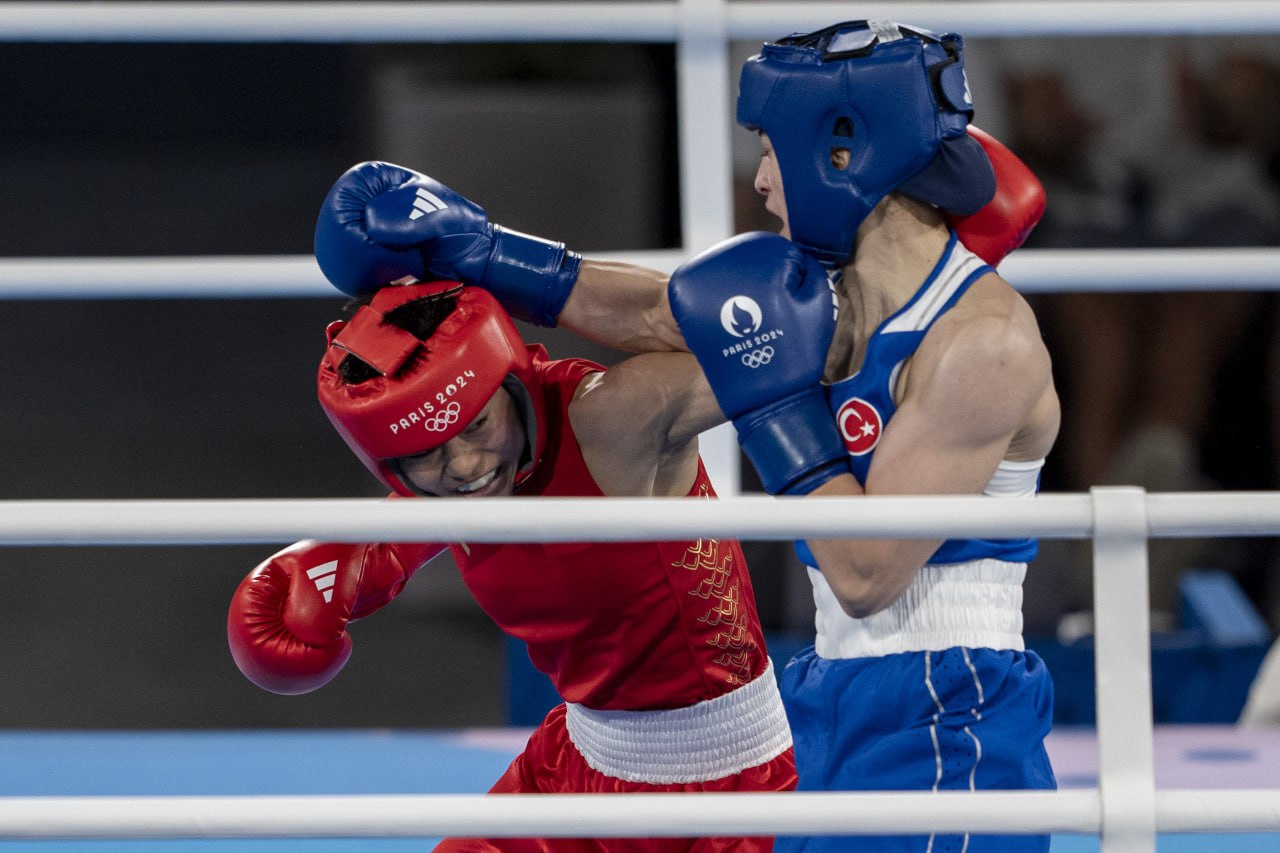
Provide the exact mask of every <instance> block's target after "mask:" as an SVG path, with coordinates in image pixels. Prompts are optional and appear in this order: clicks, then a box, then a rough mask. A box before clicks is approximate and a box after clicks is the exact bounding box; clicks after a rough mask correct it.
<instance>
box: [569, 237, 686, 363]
mask: <svg viewBox="0 0 1280 853" xmlns="http://www.w3.org/2000/svg"><path fill="white" fill-rule="evenodd" d="M667 278H668V276H667V275H666V273H662V272H659V271H658V270H652V269H648V268H646V267H639V266H633V265H631V264H624V263H619V262H616V261H602V260H595V259H592V258H586V259H584V260H583V262H582V267H581V268H580V269H579V270H578V280H577V282H576V284H575V285H574V288H573V291H572V292H571V293H570V294H569V298H568V300H567V301H566V302H565V305H564V310H562V311H561V312H560V316H559V325H560V326H563V327H564V328H566V329H571V330H572V331H574V332H576V333H577V334H579V335H582V336H583V337H584V338H589V339H590V340H593V341H595V342H597V343H601V344H605V345H606V346H610V347H613V348H614V349H620V350H625V351H627V352H637V353H639V352H687V351H688V349H689V348H688V346H686V345H685V342H684V337H683V336H681V334H680V329H679V327H678V326H676V323H675V319H674V318H673V317H672V316H671V307H670V305H669V303H668V302H667Z"/></svg>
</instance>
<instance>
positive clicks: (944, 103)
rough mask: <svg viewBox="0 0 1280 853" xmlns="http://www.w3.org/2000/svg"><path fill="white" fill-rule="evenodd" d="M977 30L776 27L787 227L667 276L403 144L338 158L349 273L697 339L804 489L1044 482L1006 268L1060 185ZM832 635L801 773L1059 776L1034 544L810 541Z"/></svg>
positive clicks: (769, 114) (923, 782) (745, 85)
mask: <svg viewBox="0 0 1280 853" xmlns="http://www.w3.org/2000/svg"><path fill="white" fill-rule="evenodd" d="M972 115H973V104H972V101H971V98H970V93H969V88H968V83H967V80H966V78H965V74H964V62H963V43H962V40H961V39H960V37H959V36H957V35H954V34H949V35H942V36H938V35H934V34H933V33H930V32H928V31H926V30H921V29H918V28H913V27H908V26H904V25H898V24H895V23H893V22H889V21H870V22H868V21H853V22H847V23H843V24H837V25H835V26H832V27H828V28H826V29H824V30H820V31H817V32H815V33H809V34H804V35H796V36H789V37H787V38H784V39H780V40H778V41H777V42H776V43H766V44H765V45H764V47H763V48H762V51H761V53H760V55H758V56H756V57H753V58H752V59H750V60H748V61H747V63H746V64H745V65H744V67H743V70H742V76H741V81H740V91H739V98H738V120H739V123H740V124H742V125H744V126H745V127H747V128H748V129H750V130H753V131H756V132H758V133H759V136H760V140H761V143H762V148H763V150H762V157H761V163H760V167H759V171H758V173H757V176H756V189H757V190H758V191H759V192H760V193H761V194H762V195H763V196H764V198H765V207H766V209H767V210H769V211H770V212H772V213H773V214H774V215H776V216H777V217H778V218H779V219H780V220H781V222H782V227H781V229H780V232H779V233H778V234H763V233H754V234H746V235H740V236H738V237H734V238H732V239H730V240H728V241H726V242H724V243H722V244H720V245H718V246H715V247H713V248H711V249H710V250H708V251H706V252H704V253H703V254H701V255H699V256H697V257H696V258H694V259H692V260H691V261H689V262H688V263H687V264H685V265H684V266H682V267H681V268H680V269H679V270H677V271H676V272H675V273H674V274H672V275H671V276H670V278H669V280H668V278H667V277H666V276H664V275H662V274H661V273H658V272H655V271H652V270H645V269H642V268H638V267H632V266H629V265H625V264H617V263H610V262H603V261H593V260H592V259H589V258H588V259H583V258H582V257H581V256H579V255H577V254H576V253H573V252H570V251H568V250H566V248H565V247H564V245H563V244H560V243H555V242H553V241H548V240H543V239H541V238H537V237H532V236H529V235H525V234H520V233H518V232H513V231H509V230H506V229H504V228H502V227H501V226H499V225H496V224H493V223H490V222H489V221H488V218H487V216H486V214H485V212H484V209H483V208H481V207H479V206H478V205H477V204H475V203H474V202H472V201H470V200H468V199H466V198H464V197H462V196H461V195H459V194H458V193H456V192H454V191H453V190H451V189H450V188H448V187H445V186H443V185H441V184H440V183H439V182H438V181H435V180H433V179H431V178H429V177H428V176H426V175H422V174H420V173H417V172H413V171H410V170H407V169H404V168H402V167H398V166H393V165H390V164H383V163H365V164H360V165H359V166H356V167H354V168H353V169H352V170H350V171H349V172H348V173H346V174H345V175H343V176H342V177H341V178H339V180H338V182H337V183H336V184H335V185H334V188H333V190H331V192H330V195H329V198H328V199H327V201H326V205H325V209H324V211H323V212H322V214H321V218H320V222H319V223H318V225H317V237H316V240H317V243H316V251H317V259H318V260H319V262H320V265H321V268H322V269H323V270H324V271H325V274H326V275H327V276H328V278H329V280H330V281H331V282H333V283H334V285H335V286H337V287H338V288H339V289H340V290H343V291H344V292H347V293H350V294H353V295H358V294H360V293H364V292H368V291H370V290H374V289H376V288H378V287H380V286H382V285H383V284H385V283H386V282H388V281H392V280H395V279H397V278H400V277H402V276H410V277H414V278H419V279H421V278H425V277H430V276H435V277H442V278H449V279H457V280H461V281H465V282H467V283H469V284H474V285H478V286H482V287H486V288H488V289H489V290H491V291H492V292H493V293H494V294H495V295H497V296H498V298H499V299H500V300H501V301H502V302H503V304H504V305H505V306H506V307H507V308H508V310H509V311H511V312H512V313H513V314H516V315H517V316H520V317H522V318H524V319H528V320H531V321H533V322H537V323H541V324H544V325H560V326H563V327H567V328H570V329H573V330H575V331H578V332H580V333H582V334H584V335H585V336H587V337H590V338H592V339H594V340H598V341H603V342H606V343H609V344H612V345H613V346H616V347H619V348H622V349H629V350H633V351H644V350H661V349H688V350H690V351H692V352H693V353H694V354H695V356H697V358H698V361H699V363H700V365H701V366H702V368H703V372H704V374H705V375H706V377H707V379H708V381H709V384H710V387H711V393H714V395H715V398H716V401H717V403H718V404H719V406H720V409H721V411H722V412H723V413H724V415H725V416H726V417H727V418H728V419H730V420H732V422H733V423H734V426H735V428H736V429H737V432H738V438H739V441H740V443H741V445H742V447H743V449H744V452H745V453H746V455H747V457H748V458H749V459H750V460H751V462H752V464H753V465H754V466H755V468H756V470H757V472H758V473H759V474H760V479H761V481H762V483H763V484H764V486H765V488H766V489H767V490H768V491H769V492H771V493H773V494H779V495H814V496H824V495H836V496H857V495H863V494H867V495H911V494H958V495H964V494H972V495H979V494H986V495H990V496H992V497H996V498H999V497H1003V496H1019V495H1030V494H1034V493H1035V492H1036V490H1037V486H1038V474H1039V471H1040V469H1041V467H1042V466H1043V464H1044V458H1045V456H1046V454H1047V453H1048V452H1049V450H1050V448H1051V446H1052V444H1053V442H1054V439H1055V438H1056V435H1057V430H1058V421H1059V411H1058V400H1057V396H1056V393H1055V391H1054V388H1053V384H1052V378H1051V374H1050V363H1049V357H1048V353H1047V352H1046V350H1045V348H1044V345H1043V343H1042V341H1041V337H1040V332H1039V329H1038V327H1037V325H1036V321H1035V318H1034V316H1033V315H1032V313H1031V311H1030V309H1029V307H1028V306H1027V304H1026V302H1025V301H1024V300H1023V299H1022V298H1021V297H1020V296H1019V295H1018V294H1017V293H1016V291H1014V289H1013V288H1012V287H1011V286H1010V285H1009V284H1008V283H1007V282H1005V281H1004V280H1003V279H1002V278H1001V277H1000V276H999V275H998V274H997V273H996V272H995V270H994V265H995V264H997V263H999V261H1000V259H1002V258H1003V257H1004V255H1005V254H1006V253H1007V252H1009V251H1011V250H1012V249H1014V248H1016V247H1017V246H1018V245H1020V244H1021V242H1022V240H1023V239H1024V238H1025V237H1026V234H1027V233H1028V232H1029V231H1030V229H1031V228H1032V227H1033V226H1034V225H1035V223H1036V221H1038V219H1039V216H1040V214H1041V212H1042V211H1043V204H1044V199H1043V190H1042V188H1041V187H1040V185H1039V182H1038V181H1036V180H1035V178H1034V176H1032V175H1031V174H1030V173H1029V172H1028V171H1027V170H1026V169H1025V167H1024V166H1023V165H1022V164H1021V163H1020V161H1018V160H1017V158H1016V157H1015V156H1013V155H1012V154H1011V153H1010V152H1009V151H1008V150H1007V149H1005V148H1003V146H1000V145H999V143H998V142H995V141H994V140H991V139H990V138H989V137H987V136H986V135H984V134H982V133H981V132H980V131H978V130H977V129H976V128H974V127H972V126H970V123H969V122H970V119H971V118H972ZM798 549H799V551H800V553H801V555H802V557H803V558H804V559H805V561H806V562H807V563H808V565H809V566H810V567H811V568H810V572H809V573H810V577H811V579H812V580H813V585H814V597H815V601H816V603H817V608H818V620H817V636H816V638H815V644H814V647H813V648H811V649H809V650H807V651H805V652H803V653H801V654H800V655H799V656H798V657H797V658H796V659H795V660H794V661H792V662H791V664H789V665H788V667H787V668H786V670H785V671H784V672H783V674H782V676H781V680H782V687H783V695H784V701H785V702H786V703H787V709H788V716H789V721H790V723H791V726H792V729H793V734H794V737H795V743H796V760H797V765H798V770H799V774H800V787H801V788H802V789H808V790H846V789H898V790H902V789H906V790H944V789H947V790H949V789H975V790H976V789H1027V788H1052V787H1054V784H1055V782H1054V778H1053V773H1052V770H1051V769H1050V766H1049V762H1048V759H1047V757H1046V754H1045V750H1044V736H1045V734H1046V733H1047V732H1048V729H1049V725H1050V721H1051V707H1052V683H1051V681H1050V678H1049V675H1048V673H1047V672H1046V671H1045V668H1044V666H1043V664H1042V663H1041V662H1040V661H1039V659H1038V658H1037V657H1036V656H1035V655H1034V654H1033V653H1030V652H1027V651H1026V650H1025V649H1024V646H1023V641H1022V632H1021V628H1022V616H1021V601H1022V586H1021V583H1022V579H1023V577H1024V574H1025V571H1026V564H1027V562H1028V561H1029V560H1030V559H1031V558H1032V557H1033V556H1034V554H1035V543H1034V542H1033V541H1015V542H1010V541H996V542H986V541H979V540H965V541H957V542H942V541H938V540H934V541H913V540H854V539H851V540H813V541H810V542H807V543H799V545H798ZM1047 847H1048V838H1047V837H1038V836H1008V837H1004V836H1000V837H995V836H974V837H972V838H970V837H968V836H964V835H955V836H951V835H948V836H943V835H919V836H889V837H875V838H870V837H861V836H851V837H841V838H779V839H778V842H777V849H780V850H875V851H919V853H926V851H935V852H936V851H943V850H956V851H961V850H967V851H974V852H975V853H976V851H1043V850H1045V849H1047Z"/></svg>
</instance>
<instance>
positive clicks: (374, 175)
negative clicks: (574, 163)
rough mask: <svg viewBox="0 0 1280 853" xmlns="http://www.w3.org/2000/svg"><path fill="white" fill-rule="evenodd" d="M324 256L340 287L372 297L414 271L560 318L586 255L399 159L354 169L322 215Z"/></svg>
mask: <svg viewBox="0 0 1280 853" xmlns="http://www.w3.org/2000/svg"><path fill="white" fill-rule="evenodd" d="M315 250H316V260H317V261H318V262H319V264H320V269H321V271H323V272H324V274H325V277H326V278H328V279H329V281H330V282H331V283H332V284H333V286H334V287H336V288H338V290H341V291H342V292H343V293H346V294H348V295H350V296H363V295H365V294H368V293H370V292H372V291H374V290H377V289H378V288H380V287H383V286H385V285H386V284H388V283H389V282H392V281H395V280H397V279H400V278H403V277H405V276H412V277H413V278H415V279H418V280H420V281H425V280H429V279H432V278H439V279H447V280H450V281H460V282H462V283H464V284H471V285H476V286H478V287H483V288H485V289H486V290H488V291H489V292H491V293H492V294H493V295H494V296H496V297H497V298H498V300H499V301H500V302H501V303H502V304H503V306H504V307H505V308H506V309H507V311H509V312H510V313H511V314H512V315H513V316H516V317H519V318H520V319H522V320H528V321H529V322H532V323H537V324H538V325H542V326H554V325H555V324H556V316H557V315H558V314H559V313H560V310H561V309H562V308H564V303H565V301H566V300H567V299H568V298H569V291H570V290H572V289H573V285H574V282H576V281H577V279H578V267H579V266H580V265H581V264H582V256H581V255H579V254H576V253H574V252H569V251H567V250H566V249H565V247H564V244H563V243H553V242H551V241H549V240H543V239H541V238H539V237H531V236H529V235H528V234H521V233H520V232H519V231H511V230H509V229H506V228H503V227H502V226H500V225H494V224H492V223H490V222H489V219H488V216H487V214H486V213H485V211H484V208H482V207H480V206H479V205H478V204H476V203H474V202H472V201H470V200H468V199H466V198H463V197H462V196H460V195H458V194H457V193H456V192H454V191H453V190H451V189H449V188H448V187H446V186H445V185H444V184H442V183H440V182H439V181H436V180H433V179H432V178H429V177H427V176H426V175H424V174H422V173H420V172H415V171H413V170H411V169H406V168H404V167H402V166H396V165H393V164H391V163H380V162H367V163H360V164H358V165H356V166H353V167H352V168H350V169H348V170H347V171H346V172H345V173H344V174H343V175H342V176H341V177H340V178H338V180H337V182H336V183H335V184H334V185H333V187H332V188H331V189H330V190H329V194H328V195H327V196H326V197H325V200H324V204H323V205H322V206H321V208H320V216H319V217H318V219H317V220H316V236H315Z"/></svg>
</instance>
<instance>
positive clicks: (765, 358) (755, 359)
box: [742, 346, 773, 369]
mask: <svg viewBox="0 0 1280 853" xmlns="http://www.w3.org/2000/svg"><path fill="white" fill-rule="evenodd" d="M771 361H773V347H769V346H765V347H760V349H753V350H752V351H751V352H748V353H743V354H742V363H743V364H745V365H746V366H747V367H750V368H753V369H754V368H757V367H762V366H764V365H766V364H768V363H769V362H771Z"/></svg>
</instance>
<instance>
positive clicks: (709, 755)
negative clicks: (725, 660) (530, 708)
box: [565, 662, 791, 785]
mask: <svg viewBox="0 0 1280 853" xmlns="http://www.w3.org/2000/svg"><path fill="white" fill-rule="evenodd" d="M565 709H566V713H565V725H566V727H567V728H568V730H569V739H570V740H572V741H573V745H574V746H575V747H577V749H578V752H580V753H581V754H582V757H583V758H584V759H586V762H587V764H588V765H589V766H590V767H591V768H592V769H594V770H596V771H598V772H600V773H603V774H605V775H606V776H612V777H613V778H615V779H625V780H626V781H628V782H643V783H647V784H651V785H677V784H683V783H687V782H709V781H711V780H713V779H721V778H723V777H725V776H731V775H733V774H734V773H740V772H741V771H743V770H746V769H747V768H750V767H755V766H757V765H760V764H764V763H765V762H767V761H769V760H771V759H773V758H776V757H777V756H778V755H780V754H782V753H783V752H784V751H786V749H787V748H788V747H789V746H791V730H790V728H789V727H788V726H787V717H786V714H785V712H784V711H783V710H782V697H781V696H780V695H779V694H778V684H777V680H776V679H775V677H774V674H773V663H772V662H770V663H769V665H768V667H766V668H765V671H764V672H763V673H762V674H761V675H760V676H759V677H758V678H756V679H755V680H754V681H752V682H751V683H750V684H745V685H743V686H742V687H739V688H738V689H736V690H734V691H732V692H729V693H726V694H724V695H723V696H717V697H716V698H714V699H708V700H706V701H704V702H699V703H697V704H696V705H690V706H688V707H686V708H673V709H671V710H664V711H596V710H593V709H591V708H585V707H583V706H582V705H577V704H574V703H573V702H568V703H566V704H565Z"/></svg>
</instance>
